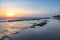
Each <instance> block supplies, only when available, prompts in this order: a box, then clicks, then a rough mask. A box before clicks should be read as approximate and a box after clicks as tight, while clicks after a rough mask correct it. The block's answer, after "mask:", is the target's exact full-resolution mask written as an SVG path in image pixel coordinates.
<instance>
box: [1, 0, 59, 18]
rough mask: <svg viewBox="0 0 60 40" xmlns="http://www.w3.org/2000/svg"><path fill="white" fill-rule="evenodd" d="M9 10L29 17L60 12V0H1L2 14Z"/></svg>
mask: <svg viewBox="0 0 60 40" xmlns="http://www.w3.org/2000/svg"><path fill="white" fill-rule="evenodd" d="M9 10H13V11H14V12H16V13H17V14H18V15H19V14H20V16H21V15H23V16H27V17H28V16H42V15H46V16H47V15H50V14H51V15H53V14H60V0H0V16H1V14H3V13H5V12H8V11H9ZM2 16H3V15H2Z"/></svg>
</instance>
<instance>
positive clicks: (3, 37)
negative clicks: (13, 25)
mask: <svg viewBox="0 0 60 40" xmlns="http://www.w3.org/2000/svg"><path fill="white" fill-rule="evenodd" d="M5 38H10V37H9V36H7V35H4V36H2V37H0V40H4V39H5Z"/></svg>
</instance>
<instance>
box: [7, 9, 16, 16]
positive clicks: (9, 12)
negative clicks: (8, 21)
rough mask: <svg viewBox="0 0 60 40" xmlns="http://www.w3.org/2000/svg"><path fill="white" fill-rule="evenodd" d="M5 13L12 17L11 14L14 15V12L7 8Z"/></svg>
mask: <svg viewBox="0 0 60 40" xmlns="http://www.w3.org/2000/svg"><path fill="white" fill-rule="evenodd" d="M6 15H7V16H10V17H12V16H14V15H15V14H14V12H13V11H12V10H9V11H8V13H7V14H6Z"/></svg>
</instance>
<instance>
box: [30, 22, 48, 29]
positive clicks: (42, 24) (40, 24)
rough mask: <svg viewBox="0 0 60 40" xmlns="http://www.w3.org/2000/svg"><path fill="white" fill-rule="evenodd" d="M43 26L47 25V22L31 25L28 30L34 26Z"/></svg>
mask: <svg viewBox="0 0 60 40" xmlns="http://www.w3.org/2000/svg"><path fill="white" fill-rule="evenodd" d="M45 24H47V22H41V23H38V24H37V23H33V25H32V26H30V28H35V26H44V25H45Z"/></svg>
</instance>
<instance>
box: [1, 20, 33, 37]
mask: <svg viewBox="0 0 60 40" xmlns="http://www.w3.org/2000/svg"><path fill="white" fill-rule="evenodd" d="M31 23H32V21H20V22H1V23H0V36H1V35H11V34H13V33H15V32H17V31H20V30H22V29H25V28H28V27H29V26H31Z"/></svg>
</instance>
